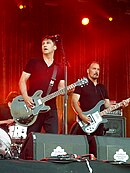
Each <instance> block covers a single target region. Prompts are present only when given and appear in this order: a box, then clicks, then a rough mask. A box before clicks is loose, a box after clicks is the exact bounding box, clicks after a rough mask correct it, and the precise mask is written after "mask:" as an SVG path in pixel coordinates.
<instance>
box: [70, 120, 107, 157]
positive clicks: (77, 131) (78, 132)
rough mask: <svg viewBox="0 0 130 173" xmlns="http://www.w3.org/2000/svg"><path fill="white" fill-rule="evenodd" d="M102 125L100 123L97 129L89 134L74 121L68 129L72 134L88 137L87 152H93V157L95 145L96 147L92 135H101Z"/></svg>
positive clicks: (95, 150) (95, 153)
mask: <svg viewBox="0 0 130 173" xmlns="http://www.w3.org/2000/svg"><path fill="white" fill-rule="evenodd" d="M103 129H104V125H103V124H100V125H99V127H98V128H97V130H96V131H95V132H94V133H92V134H91V135H87V134H86V133H85V132H84V131H83V130H82V129H81V127H80V126H79V124H78V123H77V122H75V123H74V124H73V125H72V127H71V129H70V134H73V135H86V136H87V139H88V144H89V154H94V156H95V157H97V147H96V141H95V138H94V136H102V135H103V134H104V132H103Z"/></svg>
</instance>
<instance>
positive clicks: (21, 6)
mask: <svg viewBox="0 0 130 173" xmlns="http://www.w3.org/2000/svg"><path fill="white" fill-rule="evenodd" d="M18 8H19V9H20V10H22V9H24V8H26V5H23V4H18Z"/></svg>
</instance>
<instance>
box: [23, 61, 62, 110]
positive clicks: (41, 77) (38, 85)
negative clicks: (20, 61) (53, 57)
mask: <svg viewBox="0 0 130 173" xmlns="http://www.w3.org/2000/svg"><path fill="white" fill-rule="evenodd" d="M54 65H57V67H58V68H57V75H56V80H55V82H54V85H53V87H52V89H51V92H50V93H53V92H55V91H57V90H58V84H59V81H60V80H64V73H63V68H62V66H60V65H59V64H56V63H55V62H54V63H53V64H52V65H51V66H49V67H48V66H47V64H46V63H45V61H44V60H43V59H42V58H41V59H38V58H34V59H30V61H29V62H28V63H27V65H26V67H25V68H24V72H27V73H30V74H31V76H30V78H29V90H28V94H29V95H30V96H32V95H33V94H34V93H35V91H37V90H42V91H43V94H42V97H44V96H46V93H47V90H48V86H49V83H50V80H51V78H52V74H53V70H54ZM55 100H56V98H54V99H51V100H50V101H48V102H47V104H46V105H49V106H51V109H55V108H56V101H55Z"/></svg>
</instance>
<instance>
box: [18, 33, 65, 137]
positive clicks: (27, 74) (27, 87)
mask: <svg viewBox="0 0 130 173" xmlns="http://www.w3.org/2000/svg"><path fill="white" fill-rule="evenodd" d="M57 38H58V39H59V35H54V36H49V35H47V36H45V37H43V39H42V57H40V58H33V59H30V60H29V62H28V63H27V64H26V66H25V68H24V69H23V72H22V74H21V77H20V80H19V87H20V91H21V94H22V96H23V99H24V101H25V103H26V105H27V106H28V107H29V108H31V109H33V107H34V106H35V104H34V101H33V99H32V97H31V96H32V95H33V94H34V93H35V92H36V91H37V90H42V91H43V94H42V97H45V96H46V95H49V94H50V93H53V92H55V91H57V90H58V89H61V88H64V86H65V85H64V82H65V81H64V70H63V67H62V65H61V63H60V62H57V61H56V59H55V57H54V54H55V51H56V50H57V41H58V40H57ZM45 104H46V105H48V106H49V107H50V108H51V109H50V110H47V111H46V112H43V111H40V112H39V114H38V116H37V119H36V121H35V122H34V123H33V124H32V125H31V126H28V128H27V135H28V134H29V133H31V132H41V131H42V129H44V131H45V133H53V134H57V133H58V115H57V106H56V98H53V99H50V100H49V101H47V102H46V103H45Z"/></svg>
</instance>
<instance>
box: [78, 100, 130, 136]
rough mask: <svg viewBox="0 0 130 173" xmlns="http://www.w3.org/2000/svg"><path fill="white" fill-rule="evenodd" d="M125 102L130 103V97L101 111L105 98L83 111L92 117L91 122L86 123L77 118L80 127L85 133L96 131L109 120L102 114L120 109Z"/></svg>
mask: <svg viewBox="0 0 130 173" xmlns="http://www.w3.org/2000/svg"><path fill="white" fill-rule="evenodd" d="M123 102H127V103H129V102H130V98H128V99H126V100H124V101H122V102H120V103H117V104H115V105H112V106H110V107H109V108H107V109H104V110H103V111H101V112H100V107H101V105H103V104H104V100H101V101H99V102H98V103H97V104H96V106H95V107H94V108H93V109H91V110H89V111H87V112H83V114H84V115H85V116H87V117H90V123H89V124H86V123H84V122H83V121H81V120H80V119H79V118H77V122H78V123H79V125H80V127H81V128H82V130H83V131H84V132H85V133H87V134H91V133H93V132H95V131H96V129H97V128H98V126H99V125H100V124H101V123H106V122H107V119H105V118H103V117H102V116H103V115H106V114H108V113H110V112H111V111H113V110H116V109H118V108H119V107H121V106H123Z"/></svg>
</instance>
